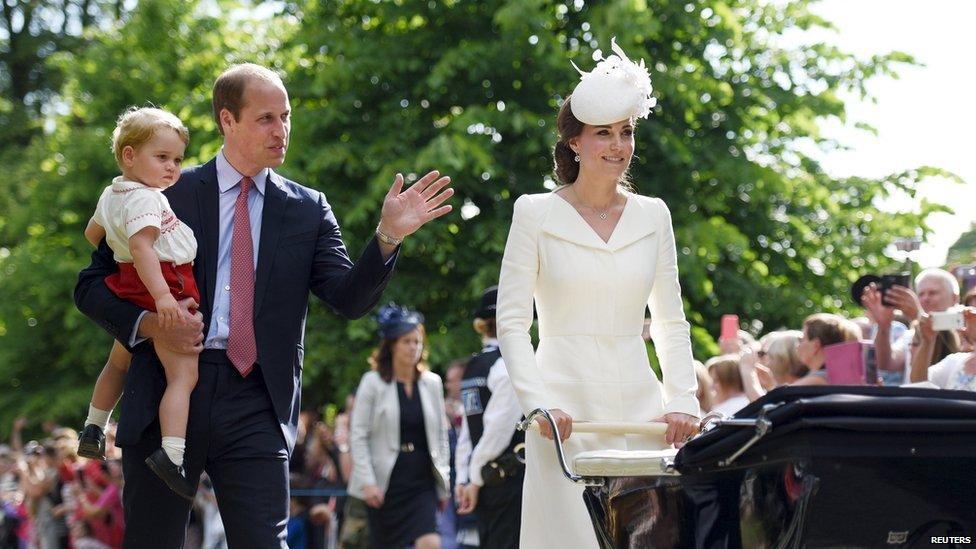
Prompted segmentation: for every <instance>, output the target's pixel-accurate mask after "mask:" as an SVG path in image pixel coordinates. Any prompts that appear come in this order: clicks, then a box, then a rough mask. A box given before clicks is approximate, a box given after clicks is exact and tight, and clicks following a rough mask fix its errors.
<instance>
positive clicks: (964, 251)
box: [946, 224, 976, 265]
mask: <svg viewBox="0 0 976 549" xmlns="http://www.w3.org/2000/svg"><path fill="white" fill-rule="evenodd" d="M946 263H947V264H949V265H972V264H974V263H976V224H973V226H972V227H970V228H969V230H968V231H966V232H964V233H962V234H961V235H959V238H957V239H956V241H955V242H954V243H953V244H952V246H949V254H948V257H947V258H946Z"/></svg>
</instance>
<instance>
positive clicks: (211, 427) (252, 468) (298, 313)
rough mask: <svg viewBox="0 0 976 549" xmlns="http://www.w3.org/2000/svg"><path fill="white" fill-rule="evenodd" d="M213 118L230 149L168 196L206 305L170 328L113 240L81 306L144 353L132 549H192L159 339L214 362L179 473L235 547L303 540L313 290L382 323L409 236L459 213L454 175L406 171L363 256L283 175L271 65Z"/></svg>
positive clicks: (223, 95)
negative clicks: (162, 419)
mask: <svg viewBox="0 0 976 549" xmlns="http://www.w3.org/2000/svg"><path fill="white" fill-rule="evenodd" d="M213 110H214V117H215V119H216V121H217V126H218V128H219V129H220V131H221V133H222V134H223V136H224V146H223V148H222V150H221V152H220V153H219V154H218V155H217V157H216V158H214V159H212V160H211V161H210V162H208V163H206V164H204V165H203V166H197V167H193V168H189V169H187V170H185V171H184V172H183V174H182V176H181V177H180V180H179V182H178V183H177V184H176V185H174V186H173V187H171V188H170V189H168V190H167V191H166V194H167V197H168V198H169V201H170V204H171V205H172V207H173V211H174V213H175V214H176V216H177V217H178V218H179V219H180V220H181V221H182V222H183V223H186V224H188V225H189V226H190V227H191V228H192V229H193V232H194V235H195V236H196V238H197V242H198V252H197V257H196V260H195V262H194V266H193V270H194V276H195V278H196V281H197V285H198V286H199V288H200V291H201V301H202V303H199V304H195V303H187V304H186V305H187V306H188V308H190V309H195V308H197V307H199V311H198V312H196V313H195V314H194V315H192V318H191V320H190V321H189V322H186V323H184V324H183V325H180V326H177V327H175V328H171V329H163V328H162V327H161V326H160V324H159V323H158V322H157V318H156V315H155V313H151V312H147V311H145V310H143V309H140V308H139V307H137V306H135V305H133V304H131V303H129V302H126V301H123V300H121V299H119V298H117V297H116V296H115V295H114V294H113V293H112V292H111V291H109V290H108V288H107V287H106V286H105V283H104V279H105V277H106V276H107V275H109V274H111V273H112V272H114V271H115V270H116V269H117V267H116V264H115V261H114V259H113V256H112V253H111V251H110V250H109V248H108V247H107V246H106V245H105V243H104V241H103V242H102V245H101V246H100V247H99V249H98V250H97V251H96V252H95V253H94V254H92V263H91V265H89V266H88V267H87V268H86V269H84V270H83V271H82V272H81V274H80V275H79V279H78V285H77V286H76V288H75V302H76V304H77V306H78V308H79V309H80V310H81V311H82V312H83V313H84V314H86V315H87V316H89V317H90V318H92V319H93V320H95V321H96V322H97V323H98V324H99V325H101V326H102V327H103V328H105V329H106V330H107V331H108V332H109V333H110V334H112V336H113V337H114V338H116V339H117V340H119V341H120V342H122V343H123V344H125V345H126V346H127V348H129V350H131V351H132V352H133V358H132V365H131V367H130V369H129V374H128V379H127V381H126V386H125V393H124V398H123V399H122V408H121V415H120V422H119V428H118V433H117V439H116V440H117V444H118V445H119V446H120V447H121V448H122V467H123V473H124V475H125V489H124V491H123V504H124V507H125V521H126V535H125V544H124V546H125V547H128V548H140V549H142V548H156V547H158V548H166V549H169V548H173V547H180V546H182V544H183V538H184V531H185V527H186V523H187V520H188V517H189V509H190V505H191V502H190V501H188V500H187V499H184V498H182V497H180V496H179V495H177V494H176V493H174V492H173V491H172V490H170V489H169V488H168V487H167V486H166V484H164V482H163V481H162V480H160V477H157V476H156V475H154V474H153V473H152V472H151V471H150V469H149V468H148V467H147V466H146V460H147V458H150V456H151V455H152V454H153V453H154V451H155V450H157V449H158V448H159V446H160V430H159V423H158V420H157V410H158V407H159V401H160V398H161V396H162V393H163V390H164V389H165V385H166V379H165V375H164V372H163V369H162V366H161V365H160V363H159V359H158V357H157V356H156V353H155V351H154V346H159V345H164V346H167V347H170V348H173V349H175V350H178V351H181V352H198V353H200V365H199V381H198V383H197V385H196V388H195V389H194V391H193V394H192V396H191V399H190V416H189V424H188V426H187V443H186V446H187V448H186V450H187V452H186V456H185V460H184V466H185V469H184V471H180V472H179V473H177V474H181V473H185V478H186V482H188V483H189V484H190V485H192V486H195V485H196V482H197V480H198V479H199V477H200V474H201V473H202V471H207V473H208V474H209V476H210V478H211V480H212V481H213V485H214V489H215V492H216V495H217V499H218V504H219V506H220V511H221V517H222V519H223V522H224V526H225V529H226V532H227V539H228V543H229V545H230V546H231V547H255V548H266V547H282V548H284V547H287V546H286V544H285V524H286V522H287V518H288V457H289V455H290V454H291V450H292V448H293V447H294V444H295V434H296V429H297V420H298V412H299V407H300V397H301V374H302V358H303V354H304V347H303V338H304V331H305V316H306V311H307V305H308V298H309V292H310V291H311V293H313V294H315V295H316V296H317V297H319V298H320V299H322V300H323V301H325V302H326V303H327V304H328V305H329V306H330V307H331V308H332V309H333V310H335V311H336V312H337V313H339V314H341V315H343V316H345V317H348V318H357V317H360V316H362V315H364V314H366V313H367V312H368V311H369V310H370V309H372V307H373V306H374V305H375V304H376V303H377V301H378V300H379V298H380V295H381V294H382V292H383V289H384V288H385V286H386V284H387V282H388V281H389V279H390V276H391V275H392V272H393V264H394V262H395V259H396V255H397V251H398V249H399V244H400V241H402V239H403V238H404V237H406V236H408V235H410V234H412V233H413V232H415V231H416V230H417V229H419V228H420V227H421V226H422V225H424V224H425V223H427V222H428V221H431V220H432V219H435V218H437V217H440V216H442V215H444V214H446V213H448V212H449V211H450V210H451V206H449V205H443V203H444V202H445V201H446V200H447V199H448V198H449V197H450V196H451V195H452V194H453V190H452V189H451V188H450V187H449V186H448V185H449V183H450V180H449V178H446V177H439V174H438V173H437V172H431V173H429V174H427V175H426V176H425V177H424V178H422V179H421V180H420V181H418V182H417V183H415V184H414V185H412V186H410V187H409V188H407V189H404V188H403V178H402V176H400V175H399V174H398V175H397V177H396V179H395V181H394V183H393V185H392V187H391V188H390V191H389V193H388V194H387V195H386V197H385V199H384V202H383V209H382V214H381V216H380V221H379V225H378V226H377V230H376V237H375V238H373V239H371V240H370V242H369V243H368V244H367V246H366V249H365V251H364V252H363V253H362V256H361V257H360V258H359V261H357V262H355V263H353V261H351V260H350V258H349V255H348V254H347V252H346V248H345V245H344V244H343V242H342V238H341V235H340V232H339V226H338V223H337V221H336V217H335V215H334V214H333V211H332V207H331V206H330V205H329V203H328V202H327V201H326V199H325V196H324V195H323V194H322V193H320V192H318V191H315V190H312V189H309V188H307V187H303V186H301V185H299V184H297V183H295V182H292V181H289V180H287V179H285V178H283V177H281V176H280V175H278V174H276V173H275V172H274V171H272V169H273V168H276V167H278V166H280V165H281V164H282V162H284V159H285V151H286V149H287V147H288V136H289V130H290V126H291V118H290V115H291V108H290V106H289V101H288V93H287V91H286V90H285V87H284V84H283V83H282V81H281V79H280V77H279V76H278V75H277V74H275V73H274V72H272V71H270V70H268V69H266V68H264V67H261V66H258V65H252V64H245V65H237V66H234V67H231V68H230V69H228V70H227V71H225V72H224V73H223V74H222V75H221V76H220V77H219V78H218V79H217V81H216V83H215V84H214V92H213ZM241 258H245V259H241ZM232 259H234V260H235V261H232ZM252 262H253V268H252ZM242 266H243V267H242ZM245 267H246V269H247V272H246V273H245V274H242V273H243V271H242V270H241V269H243V268H245ZM232 286H233V287H232ZM235 320H236V322H235ZM150 340H151V344H146V343H145V342H146V341H150ZM164 478H166V477H165V476H164Z"/></svg>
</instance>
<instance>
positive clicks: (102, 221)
mask: <svg viewBox="0 0 976 549" xmlns="http://www.w3.org/2000/svg"><path fill="white" fill-rule="evenodd" d="M94 220H95V223H98V224H99V225H101V226H102V227H104V228H105V239H106V241H107V242H108V246H109V248H112V251H113V252H114V253H115V261H117V262H119V263H133V259H132V252H130V251H129V238H130V237H131V236H132V235H134V234H136V233H137V232H139V231H140V230H141V229H144V228H146V227H156V229H158V230H159V237H158V238H156V243H155V244H153V250H155V252H156V255H157V256H159V261H160V262H162V263H175V264H176V265H183V264H185V263H192V262H193V259H194V258H195V257H196V256H197V241H196V238H194V236H193V229H191V228H190V227H188V226H187V225H186V224H184V223H180V220H179V219H177V218H176V215H175V214H173V209H172V208H171V207H170V205H169V200H167V199H166V196H165V195H164V194H163V193H162V191H160V190H159V189H156V188H154V187H150V186H148V185H144V184H142V183H139V182H136V181H128V180H126V179H123V178H122V176H118V177H116V178H115V179H113V180H112V184H111V185H109V186H108V187H105V190H104V191H102V196H101V197H99V199H98V205H97V206H95V215H94Z"/></svg>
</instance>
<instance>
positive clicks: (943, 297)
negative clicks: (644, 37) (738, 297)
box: [698, 269, 976, 415]
mask: <svg viewBox="0 0 976 549" xmlns="http://www.w3.org/2000/svg"><path fill="white" fill-rule="evenodd" d="M859 301H860V304H861V305H862V306H863V308H864V315H863V316H861V317H855V318H846V317H843V316H841V315H837V314H832V313H814V314H811V315H809V316H807V317H806V318H805V319H804V320H803V322H802V324H801V326H800V329H799V330H795V329H783V330H776V331H772V332H769V333H767V334H765V335H763V336H762V337H761V338H760V339H759V340H758V341H756V340H755V339H754V338H753V337H752V335H751V334H749V333H747V332H745V331H741V330H740V332H739V334H738V337H735V338H727V339H725V340H720V341H719V348H720V352H721V354H720V355H719V356H715V357H712V358H710V359H709V360H707V361H706V362H705V365H704V367H699V369H698V379H699V401H700V402H701V405H702V410H703V411H705V412H708V411H716V412H721V413H723V414H725V415H732V414H734V413H735V412H736V411H738V410H740V409H741V408H742V407H744V406H745V405H746V404H748V403H749V402H751V401H753V400H756V399H757V398H759V397H760V396H762V395H764V394H765V393H766V392H767V391H770V390H772V389H773V388H775V387H779V386H782V385H828V384H831V383H832V382H831V378H830V376H829V372H828V370H829V369H830V359H829V358H828V354H829V350H830V347H832V346H837V345H841V344H846V343H851V342H859V344H860V345H861V348H862V349H864V354H863V361H864V362H863V367H864V371H865V373H866V374H867V375H866V378H865V379H864V384H866V385H887V386H904V385H915V386H923V387H938V388H941V389H956V390H968V391H976V351H974V344H976V288H972V289H970V290H969V291H968V292H967V293H966V294H965V295H964V296H963V297H962V298H961V299H960V285H959V281H958V280H957V279H956V277H955V276H954V275H953V274H952V273H949V272H948V271H944V270H942V269H926V270H924V271H922V272H921V273H919V275H918V276H917V277H916V278H915V281H914V289H913V288H909V287H904V286H898V285H894V286H891V287H890V288H886V289H885V291H884V292H883V291H882V289H881V288H880V287H879V286H878V285H877V284H873V283H872V284H869V285H867V286H866V287H865V288H863V292H862V293H861V294H860V300H859ZM950 314H951V315H952V316H953V317H954V318H959V319H961V324H962V325H961V326H959V325H956V326H953V327H951V328H948V327H944V326H942V327H941V329H936V324H935V322H934V319H936V318H938V317H939V316H940V315H943V316H944V315H950ZM699 366H700V365H699ZM869 372H870V373H869ZM874 373H876V377H875V378H873V379H868V377H870V376H871V375H873V374H874Z"/></svg>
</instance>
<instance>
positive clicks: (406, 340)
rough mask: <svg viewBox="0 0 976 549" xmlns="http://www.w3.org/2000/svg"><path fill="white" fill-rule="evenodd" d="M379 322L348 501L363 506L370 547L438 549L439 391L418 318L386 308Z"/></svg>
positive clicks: (443, 433)
mask: <svg viewBox="0 0 976 549" xmlns="http://www.w3.org/2000/svg"><path fill="white" fill-rule="evenodd" d="M378 320H379V323H380V335H381V340H380V344H379V347H378V348H377V350H376V351H375V352H374V353H373V357H372V360H371V362H372V363H373V370H372V371H370V372H367V373H366V374H365V375H364V376H363V377H362V380H360V382H359V389H358V390H357V391H356V404H355V406H354V407H353V412H352V424H351V428H350V434H349V438H350V450H351V451H352V459H353V470H352V478H350V480H349V494H350V495H352V496H353V497H356V498H359V499H361V500H363V501H364V502H365V503H366V505H367V506H368V510H367V520H368V524H369V539H370V547H374V548H386V547H404V546H406V545H411V544H414V545H415V546H416V547H418V548H420V549H429V548H438V547H440V537H439V536H438V535H437V524H436V512H437V508H438V507H439V506H441V505H442V504H443V502H444V501H446V500H447V497H448V482H449V480H448V478H449V476H448V475H449V471H450V470H449V465H448V461H449V450H448V441H447V427H448V426H447V416H446V415H445V413H444V388H443V384H442V383H441V378H440V377H439V376H438V375H437V374H435V373H433V372H430V371H428V370H427V368H426V365H425V363H424V357H425V355H426V353H425V337H424V326H423V316H422V315H420V314H419V313H417V312H415V311H411V310H409V309H406V308H402V307H397V306H395V305H393V304H390V305H389V306H386V307H383V308H382V309H380V315H379V319H378Z"/></svg>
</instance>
